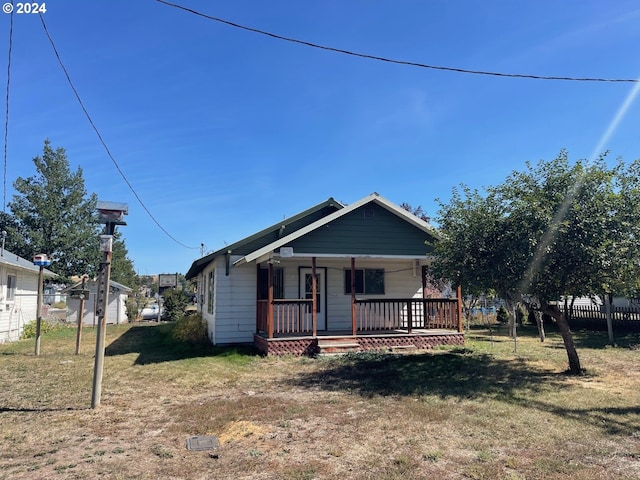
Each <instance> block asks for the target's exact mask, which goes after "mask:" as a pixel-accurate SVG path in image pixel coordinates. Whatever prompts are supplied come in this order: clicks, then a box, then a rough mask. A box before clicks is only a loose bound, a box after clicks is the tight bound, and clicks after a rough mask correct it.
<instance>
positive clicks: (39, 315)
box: [36, 265, 44, 357]
mask: <svg viewBox="0 0 640 480" xmlns="http://www.w3.org/2000/svg"><path fill="white" fill-rule="evenodd" d="M43 282H44V267H43V266H42V265H40V271H39V273H38V306H37V307H36V308H37V309H38V311H37V312H36V357H37V356H38V355H40V337H41V326H42V284H43Z"/></svg>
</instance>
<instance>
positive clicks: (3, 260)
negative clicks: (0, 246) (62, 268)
mask: <svg viewBox="0 0 640 480" xmlns="http://www.w3.org/2000/svg"><path fill="white" fill-rule="evenodd" d="M0 264H2V265H7V266H9V267H14V268H19V269H21V270H28V271H30V272H33V273H36V274H37V273H38V272H39V271H40V267H37V266H36V265H34V264H33V261H31V260H26V259H24V258H22V257H19V256H18V255H16V254H15V253H11V252H10V251H9V250H0ZM44 276H45V277H55V276H56V274H55V273H53V272H52V271H51V270H47V269H46V268H45V269H44Z"/></svg>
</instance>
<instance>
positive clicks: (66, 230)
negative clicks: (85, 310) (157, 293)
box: [7, 140, 100, 278]
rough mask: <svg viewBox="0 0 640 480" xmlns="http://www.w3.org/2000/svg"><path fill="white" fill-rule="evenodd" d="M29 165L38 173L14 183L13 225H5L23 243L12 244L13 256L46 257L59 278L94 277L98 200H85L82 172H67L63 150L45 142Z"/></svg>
mask: <svg viewBox="0 0 640 480" xmlns="http://www.w3.org/2000/svg"><path fill="white" fill-rule="evenodd" d="M33 163H34V165H35V167H36V174H35V175H34V176H32V177H28V178H21V177H19V178H18V179H17V180H16V181H15V182H14V188H15V190H16V192H17V193H16V194H15V195H14V197H13V201H12V202H10V203H9V208H10V209H11V212H12V214H13V217H14V219H15V225H13V226H12V225H7V231H11V233H12V237H13V233H15V234H16V235H18V236H19V237H20V238H21V241H22V243H18V242H16V243H11V246H12V248H14V249H15V250H16V251H15V252H14V253H17V254H18V255H20V256H22V257H24V258H27V259H28V258H31V257H32V256H33V255H35V254H38V253H46V254H48V255H49V256H50V257H51V259H52V261H53V262H52V264H51V267H50V268H51V270H52V271H54V272H56V273H57V274H58V275H60V276H62V277H67V278H68V277H70V276H72V275H82V274H89V275H93V274H95V272H96V269H97V266H98V263H99V259H100V252H99V247H98V245H99V243H98V242H99V240H98V234H99V230H98V229H99V226H98V223H97V221H96V220H97V219H96V213H95V211H96V202H97V198H96V195H95V194H91V195H87V191H86V189H85V186H84V179H83V177H82V169H81V168H80V167H78V169H77V170H76V171H75V172H71V170H70V168H69V161H68V160H67V155H66V153H65V151H64V149H62V148H58V149H56V150H54V149H53V148H52V147H51V143H50V142H49V140H45V142H44V149H43V154H42V156H41V157H40V156H38V157H35V158H34V159H33ZM14 241H15V239H12V242H14Z"/></svg>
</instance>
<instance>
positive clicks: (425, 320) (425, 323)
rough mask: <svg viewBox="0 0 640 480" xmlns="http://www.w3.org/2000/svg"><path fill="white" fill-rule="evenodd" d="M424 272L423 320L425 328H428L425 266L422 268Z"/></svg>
mask: <svg viewBox="0 0 640 480" xmlns="http://www.w3.org/2000/svg"><path fill="white" fill-rule="evenodd" d="M421 272H422V318H423V321H424V327H425V328H428V325H429V319H428V318H427V302H426V301H425V300H426V298H427V266H426V265H423V266H422V268H421Z"/></svg>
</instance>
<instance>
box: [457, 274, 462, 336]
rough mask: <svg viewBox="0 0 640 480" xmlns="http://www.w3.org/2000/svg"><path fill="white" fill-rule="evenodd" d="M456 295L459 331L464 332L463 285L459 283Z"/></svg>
mask: <svg viewBox="0 0 640 480" xmlns="http://www.w3.org/2000/svg"><path fill="white" fill-rule="evenodd" d="M456 296H457V297H458V332H459V333H462V332H463V323H462V286H460V285H458V288H457V291H456Z"/></svg>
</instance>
